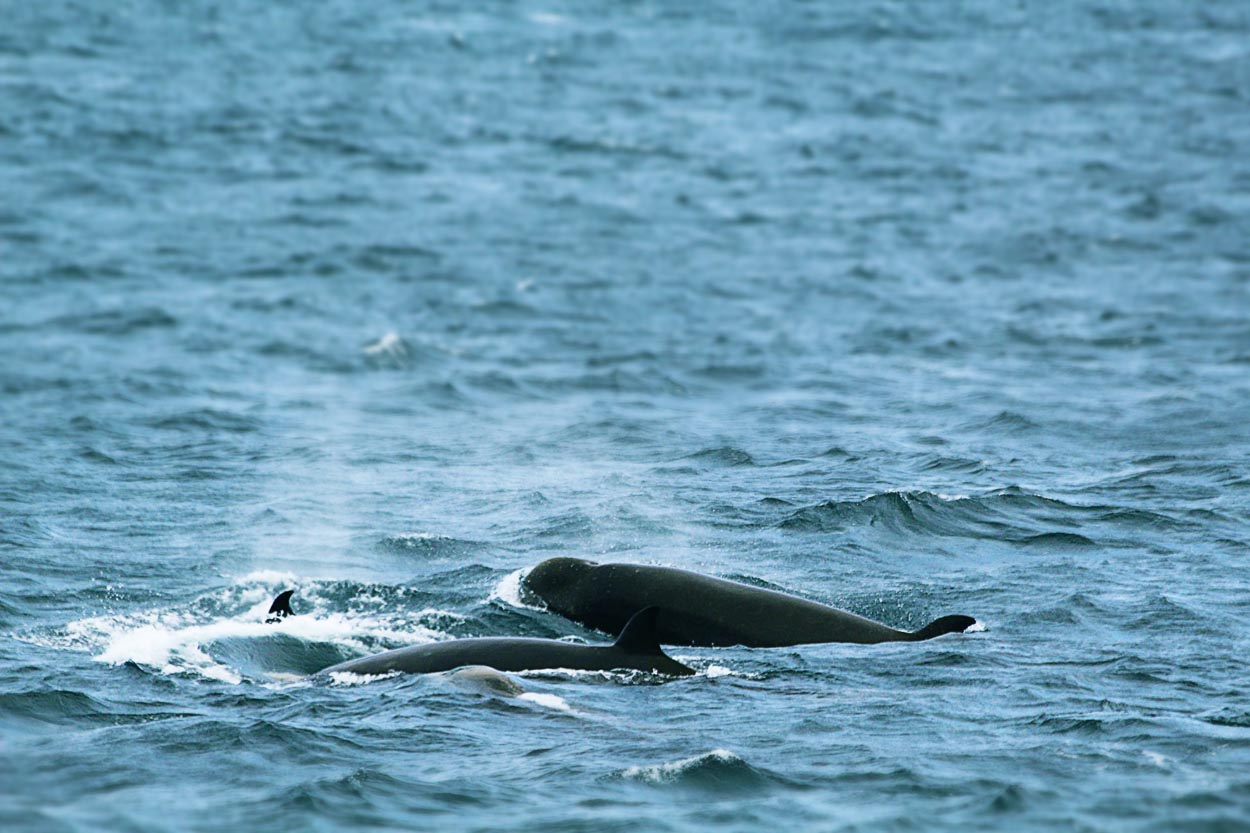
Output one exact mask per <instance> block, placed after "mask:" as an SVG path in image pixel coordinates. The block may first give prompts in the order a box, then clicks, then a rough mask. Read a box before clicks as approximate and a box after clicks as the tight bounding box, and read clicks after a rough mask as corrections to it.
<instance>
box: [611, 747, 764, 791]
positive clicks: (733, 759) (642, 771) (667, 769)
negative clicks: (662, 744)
mask: <svg viewBox="0 0 1250 833" xmlns="http://www.w3.org/2000/svg"><path fill="white" fill-rule="evenodd" d="M709 762H715V763H721V764H728V763H741V762H742V759H741V758H739V757H738V756H737V755H735V754H734V753H732V752H730V751H729V750H728V749H713V750H712V751H711V752H704V753H703V754H702V755H695V756H693V757H690V758H682V759H681V760H680V761H671V762H669V763H666V764H654V765H652V766H631V767H630V768H629V769H627V770H625V771H624V772H622V773H621V775H622V777H625V778H629V779H632V780H635V781H647V782H650V783H653V784H662V783H664V782H667V781H673V780H676V779H677V778H679V777H681V775H682V773H684V772H686V771H687V770H690V769H694V768H696V767H699V766H703V765H704V764H706V763H709Z"/></svg>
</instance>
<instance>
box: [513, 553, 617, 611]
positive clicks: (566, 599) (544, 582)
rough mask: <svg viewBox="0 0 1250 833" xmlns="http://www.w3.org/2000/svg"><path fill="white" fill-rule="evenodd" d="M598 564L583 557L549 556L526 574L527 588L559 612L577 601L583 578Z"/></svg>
mask: <svg viewBox="0 0 1250 833" xmlns="http://www.w3.org/2000/svg"><path fill="white" fill-rule="evenodd" d="M597 566H599V565H598V564H596V563H595V562H593V561H586V560H584V559H581V558H548V559H547V560H546V561H543V562H542V563H540V564H538V565H537V566H535V567H534V569H532V570H530V571H529V574H528V575H526V576H525V588H526V589H527V590H529V591H530V592H531V593H533V594H535V595H536V596H538V597H539V598H541V599H542V600H543V601H544V602H545V603H546V604H547V607H549V608H551V609H552V610H554V611H556V612H559V611H560V610H562V609H568V608H569V607H570V606H571V605H572V604H574V603H575V601H576V597H577V594H578V592H579V590H580V587H579V585H580V584H581V580H582V579H583V578H585V577H586V576H587V575H589V574H590V571H591V570H593V569H594V568H595V567H597Z"/></svg>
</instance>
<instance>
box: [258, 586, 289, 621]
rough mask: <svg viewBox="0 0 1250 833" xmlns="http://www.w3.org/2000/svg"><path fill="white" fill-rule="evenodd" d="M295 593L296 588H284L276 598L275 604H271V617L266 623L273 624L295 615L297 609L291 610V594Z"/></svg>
mask: <svg viewBox="0 0 1250 833" xmlns="http://www.w3.org/2000/svg"><path fill="white" fill-rule="evenodd" d="M294 594H295V591H294V590H283V591H282V592H281V593H279V594H278V595H277V597H275V598H274V600H273V604H271V605H269V618H267V619H266V620H265V624H267V625H271V624H273V623H274V622H281V621H282V620H283V619H285V618H286V617H288V616H294V615H295V611H293V610H291V596H292V595H294Z"/></svg>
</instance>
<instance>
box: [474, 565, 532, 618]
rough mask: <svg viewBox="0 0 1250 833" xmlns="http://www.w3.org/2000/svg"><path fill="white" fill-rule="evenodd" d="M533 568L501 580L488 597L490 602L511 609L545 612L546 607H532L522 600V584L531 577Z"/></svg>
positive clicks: (515, 571) (524, 569)
mask: <svg viewBox="0 0 1250 833" xmlns="http://www.w3.org/2000/svg"><path fill="white" fill-rule="evenodd" d="M531 569H533V568H532V567H522V568H521V569H519V570H513V571H512V572H511V573H508V575H506V576H504V577H503V578H501V579H500V580H499V583H498V584H496V585H495V589H494V590H492V591H491V592H490V595H489V596H487V597H486V601H488V602H503V603H504V604H506V605H508V606H509V607H518V608H521V609H522V610H537V611H543V612H545V611H546V610H547V608H546V607H540V606H538V605H532V604H529V603H528V602H526V601H525V600H524V599H523V598H522V593H521V582H522V581H523V580H524V579H525V577H526V576H527V575H529V572H530V570H531Z"/></svg>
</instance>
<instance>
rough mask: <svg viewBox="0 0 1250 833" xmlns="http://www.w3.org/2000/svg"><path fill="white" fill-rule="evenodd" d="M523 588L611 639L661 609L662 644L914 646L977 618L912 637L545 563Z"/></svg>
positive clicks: (751, 594) (806, 608) (792, 603)
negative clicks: (639, 614) (635, 614)
mask: <svg viewBox="0 0 1250 833" xmlns="http://www.w3.org/2000/svg"><path fill="white" fill-rule="evenodd" d="M524 587H525V589H527V590H528V591H529V592H531V593H533V594H534V595H535V596H537V597H538V598H539V599H541V600H542V601H543V602H544V603H545V604H546V605H547V608H548V609H549V610H551V611H553V612H555V613H559V614H560V615H561V616H564V617H566V618H569V619H572V620H573V621H574V622H579V623H580V624H582V625H585V626H587V627H590V628H594V629H596V630H600V631H604V632H605V633H618V632H619V631H620V629H621V628H622V627H623V626H624V625H625V623H626V622H627V621H628V620H629V616H630V615H631V613H632V611H635V610H639V609H641V608H645V607H651V606H655V607H658V608H660V614H659V618H658V620H657V622H656V631H657V634H658V637H659V641H660V642H661V643H664V644H666V645H697V646H706V647H717V646H725V645H745V646H747V647H752V648H775V647H781V646H785V645H801V644H804V643H809V642H857V643H861V644H870V643H877V642H918V641H920V640H924V639H932V638H933V637H935V636H941V635H942V634H946V633H959V632H962V631H964V630H966V629H967V628H969V627H970V626H972V625H973V624H975V623H976V620H975V619H973V618H972V617H971V616H943V617H942V618H940V619H937V620H935V621H934V622H931V623H930V624H928V625H926V626H925V627H923V628H921V629H920V630H918V631H914V632H909V631H900V630H895V629H894V628H891V627H890V626H888V625H883V624H881V623H880V622H874V621H873V620H871V619H865V618H864V617H863V616H857V615H855V614H854V613H848V612H847V611H845V610H838V609H837V608H835V607H829V606H828V605H823V604H819V603H818V602H812V601H808V600H807V599H800V598H799V597H797V596H791V595H789V594H787V593H779V592H777V591H775V590H765V589H763V588H761V587H752V586H751V585H749V584H742V583H740V582H737V581H729V580H728V579H723V578H713V577H712V576H705V575H701V574H699V573H691V572H688V571H686V570H678V569H674V568H672V567H650V566H646V565H643V564H597V563H595V562H593V561H584V560H582V559H580V558H551V559H548V560H546V561H544V562H542V563H541V564H539V565H538V566H536V567H534V569H532V570H530V572H529V574H528V575H526V576H525V579H524Z"/></svg>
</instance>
